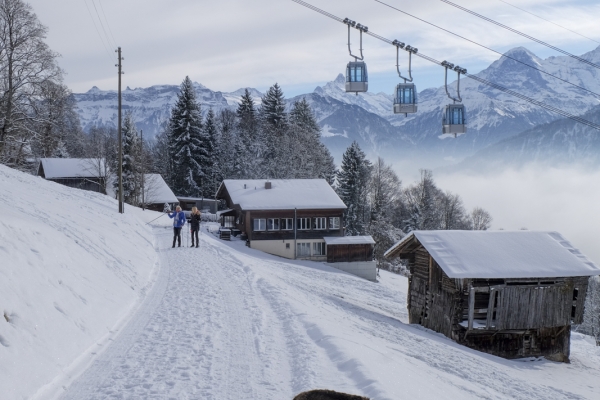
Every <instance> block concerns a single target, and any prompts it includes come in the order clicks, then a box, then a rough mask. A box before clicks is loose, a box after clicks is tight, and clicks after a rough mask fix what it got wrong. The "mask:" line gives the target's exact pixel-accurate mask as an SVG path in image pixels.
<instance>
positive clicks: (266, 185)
mask: <svg viewBox="0 0 600 400" xmlns="http://www.w3.org/2000/svg"><path fill="white" fill-rule="evenodd" d="M265 189H271V182H269V181H266V182H265Z"/></svg>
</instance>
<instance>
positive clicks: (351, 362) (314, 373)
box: [62, 228, 600, 400]
mask: <svg viewBox="0 0 600 400" xmlns="http://www.w3.org/2000/svg"><path fill="white" fill-rule="evenodd" d="M155 233H156V236H157V242H158V243H161V244H162V246H167V245H168V244H169V242H170V235H171V231H170V229H158V228H157V229H156V230H155ZM159 252H160V258H161V270H160V272H159V276H158V278H157V281H156V284H155V286H154V287H153V288H152V290H151V292H150V293H149V294H148V295H147V297H146V300H145V301H144V303H143V304H142V306H141V308H140V309H139V310H138V312H137V313H136V314H135V315H134V317H133V318H132V319H131V321H130V322H129V324H128V325H127V326H126V328H125V329H124V330H123V331H122V332H121V333H120V334H119V335H118V336H117V337H116V339H115V340H114V342H113V343H112V344H111V345H110V346H109V347H108V348H107V349H106V350H105V351H104V352H103V353H102V354H101V355H99V356H98V359H97V360H96V361H95V362H94V363H93V364H92V366H91V367H90V368H89V369H88V370H87V371H85V372H84V374H83V375H82V376H81V377H80V378H79V379H78V380H77V381H76V382H75V383H74V384H73V385H72V386H71V387H70V388H68V390H67V391H66V392H65V393H64V395H63V397H62V399H106V398H111V399H112V398H128V399H129V398H136V399H137V398H139V399H146V398H157V399H158V398H160V399H165V398H173V399H275V400H279V399H291V398H292V397H293V395H294V394H295V393H298V392H300V391H303V390H307V389H311V388H316V387H327V388H331V389H335V390H340V391H346V392H351V393H356V394H363V395H367V396H370V397H372V398H373V399H378V400H383V399H389V400H393V399H402V398H417V399H419V398H420V399H430V398H440V399H445V398H459V397H460V398H464V399H482V398H485V399H550V398H551V399H592V398H600V380H599V379H598V376H600V350H598V349H596V348H595V347H592V346H590V345H589V344H588V343H587V342H585V341H584V340H583V339H581V337H580V336H578V335H576V336H575V338H574V341H573V347H572V352H573V354H572V360H573V362H572V364H569V365H567V364H560V363H552V362H548V361H534V362H529V361H507V360H503V359H499V358H497V357H492V356H489V355H486V354H482V353H478V352H475V351H472V350H469V349H466V348H464V347H462V346H458V345H456V344H455V343H453V342H452V341H450V340H448V339H447V338H445V337H443V336H441V335H438V334H435V333H432V332H430V331H427V330H424V329H421V328H419V327H418V326H414V325H408V324H406V320H407V318H406V307H405V296H406V280H405V278H402V277H399V276H396V275H392V274H384V275H383V276H382V281H381V282H380V283H371V282H367V281H364V280H362V279H360V278H356V277H353V276H350V275H347V274H344V273H340V272H338V271H337V270H333V269H331V268H329V267H326V266H324V265H322V264H318V263H310V262H301V261H289V262H288V261H286V260H283V259H280V258H277V257H273V256H269V255H264V254H262V253H259V252H257V251H254V250H251V249H248V248H246V247H244V246H243V244H241V243H240V242H235V241H234V242H231V243H225V242H221V241H219V240H217V239H215V238H214V237H212V236H210V235H208V234H207V233H206V232H203V233H202V234H201V244H200V248H199V249H195V248H194V249H190V248H181V249H170V248H166V247H162V248H160V249H159Z"/></svg>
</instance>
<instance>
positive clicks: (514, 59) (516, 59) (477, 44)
mask: <svg viewBox="0 0 600 400" xmlns="http://www.w3.org/2000/svg"><path fill="white" fill-rule="evenodd" d="M374 1H375V2H377V3H379V4H381V5H384V6H386V7H389V8H391V9H393V10H396V11H398V12H401V13H402V14H405V15H408V16H409V17H412V18H415V19H417V20H419V21H421V22H424V23H426V24H428V25H431V26H433V27H435V28H438V29H440V30H442V31H444V32H446V33H449V34H451V35H454V36H456V37H458V38H460V39H463V40H466V41H467V42H469V43H473V44H474V45H476V46H479V47H481V48H484V49H486V50H489V51H491V52H493V53H496V54H498V55H499V56H500V57H505V58H508V59H510V60H513V61H515V62H518V63H519V64H522V65H525V66H526V67H529V68H532V69H534V70H536V71H538V72H541V73H542V74H545V75H548V76H550V77H552V78H554V79H557V80H559V81H561V82H564V83H566V84H568V85H571V86H574V87H576V88H579V89H581V90H584V91H586V92H588V93H590V94H592V95H593V96H595V97H598V98H600V93H596V92H594V91H593V90H590V89H587V88H585V87H583V86H580V85H578V84H576V83H573V82H570V81H568V80H566V79H563V78H561V77H559V76H556V75H554V74H551V73H550V72H548V71H544V70H543V69H540V68H538V67H536V66H534V65H531V64H528V63H526V62H524V61H521V60H519V59H518V58H515V57H512V56H509V55H506V54H504V53H501V52H499V51H497V50H494V49H492V48H491V47H488V46H486V45H483V44H481V43H477V42H476V41H474V40H472V39H469V38H467V37H464V36H461V35H459V34H458V33H454V32H452V31H450V30H448V29H446V28H442V27H441V26H439V25H436V24H434V23H432V22H429V21H426V20H424V19H422V18H419V17H417V16H416V15H413V14H410V13H408V12H406V11H404V10H401V9H399V8H397V7H394V6H392V5H390V4H388V3H385V2H383V1H381V0H374Z"/></svg>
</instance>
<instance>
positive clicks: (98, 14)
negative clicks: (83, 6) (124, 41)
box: [91, 0, 117, 47]
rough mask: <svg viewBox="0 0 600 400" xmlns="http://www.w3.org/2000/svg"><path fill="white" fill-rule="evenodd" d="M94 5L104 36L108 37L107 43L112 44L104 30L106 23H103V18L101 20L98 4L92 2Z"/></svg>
mask: <svg viewBox="0 0 600 400" xmlns="http://www.w3.org/2000/svg"><path fill="white" fill-rule="evenodd" d="M91 2H92V5H93V6H94V10H95V11H96V15H97V16H98V21H100V26H101V27H102V31H103V32H104V36H105V37H106V41H107V43H109V44H110V38H109V37H108V33H106V29H105V28H104V23H102V18H100V13H98V8H97V7H96V2H95V1H94V0H91ZM113 45H114V46H115V47H117V44H116V43H113Z"/></svg>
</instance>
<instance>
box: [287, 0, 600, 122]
mask: <svg viewBox="0 0 600 400" xmlns="http://www.w3.org/2000/svg"><path fill="white" fill-rule="evenodd" d="M292 1H293V2H294V3H298V4H300V5H302V6H304V7H307V8H309V9H311V10H313V11H316V12H318V13H319V14H322V15H324V16H326V17H329V18H331V19H334V20H336V21H338V22H341V23H344V20H343V19H342V18H339V17H337V16H335V15H333V14H331V13H328V12H326V11H323V10H321V9H320V8H317V7H315V6H313V5H311V4H309V3H306V2H304V1H302V0H292ZM365 33H366V34H367V35H370V36H372V37H374V38H376V39H379V40H381V41H384V42H385V43H388V44H391V45H394V44H393V43H394V42H393V41H392V40H389V39H387V38H385V37H383V36H380V35H378V34H376V33H374V32H372V31H371V30H368V31H367V32H365ZM394 46H395V45H394ZM414 55H415V56H417V57H420V58H422V59H424V60H427V61H429V62H432V63H434V64H437V65H439V66H442V67H443V66H444V65H443V63H444V62H443V61H438V60H436V59H435V58H432V57H429V56H426V55H425V54H423V53H421V52H417V53H415V54H414ZM460 73H462V74H463V75H465V76H467V77H469V78H471V79H473V80H475V81H477V82H479V83H483V84H485V85H488V86H490V87H492V88H494V89H496V90H500V91H501V92H504V93H507V94H510V95H512V96H514V97H517V98H519V99H521V100H524V101H527V102H529V103H531V104H534V105H536V106H538V107H541V108H544V109H546V110H548V111H551V112H553V113H556V114H558V115H561V116H563V117H565V118H569V119H571V120H573V121H576V122H579V123H581V124H583V125H586V126H589V127H590V128H593V129H596V130H598V131H600V125H598V124H595V123H593V122H591V121H588V120H586V119H584V118H581V117H579V116H577V115H574V114H571V113H569V112H567V111H564V110H561V109H560V108H557V107H554V106H551V105H549V104H546V103H543V102H541V101H538V100H535V99H532V98H531V97H528V96H525V95H524V94H521V93H518V92H515V91H514V90H511V89H508V88H506V87H504V86H502V85H499V84H497V83H493V82H490V81H488V80H486V79H483V78H480V77H478V76H475V75H472V74H468V73H467V72H466V70H463V71H462V72H460Z"/></svg>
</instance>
